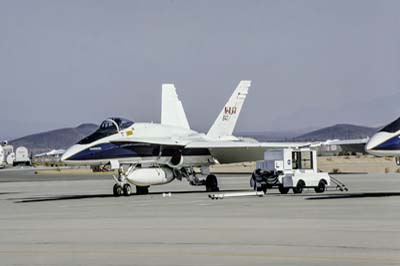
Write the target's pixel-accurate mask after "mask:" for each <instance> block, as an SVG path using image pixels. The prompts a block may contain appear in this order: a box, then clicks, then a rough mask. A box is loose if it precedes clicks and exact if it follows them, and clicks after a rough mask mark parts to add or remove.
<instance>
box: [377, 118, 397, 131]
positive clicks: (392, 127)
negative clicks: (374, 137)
mask: <svg viewBox="0 0 400 266" xmlns="http://www.w3.org/2000/svg"><path fill="white" fill-rule="evenodd" d="M399 130H400V117H399V118H398V119H397V120H395V121H393V122H392V123H390V124H389V125H387V126H385V127H384V128H382V129H381V130H380V131H381V132H388V133H394V132H397V131H399Z"/></svg>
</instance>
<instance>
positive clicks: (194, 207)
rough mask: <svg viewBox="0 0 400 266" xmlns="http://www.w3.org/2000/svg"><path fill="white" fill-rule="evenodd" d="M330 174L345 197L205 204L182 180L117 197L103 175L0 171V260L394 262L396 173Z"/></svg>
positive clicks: (241, 185) (225, 179)
mask: <svg viewBox="0 0 400 266" xmlns="http://www.w3.org/2000/svg"><path fill="white" fill-rule="evenodd" d="M337 177H338V178H339V179H340V180H341V181H343V182H344V183H346V184H347V186H348V187H349V189H350V191H349V192H346V193H342V192H337V191H331V192H328V193H324V194H315V193H314V192H313V191H311V190H310V191H306V192H305V193H303V194H301V195H293V194H288V195H280V194H278V192H277V190H272V191H268V194H267V195H266V196H264V197H256V196H253V197H241V198H226V199H223V200H210V199H209V198H208V193H205V192H203V190H204V188H203V187H192V186H190V185H189V184H188V183H187V182H185V181H184V182H179V181H174V182H172V183H170V184H168V185H164V186H157V187H156V186H155V187H152V188H151V190H150V191H151V192H152V193H151V194H150V195H145V196H135V195H133V196H131V197H120V198H114V197H113V196H111V189H112V185H113V182H112V180H111V178H109V177H107V176H104V175H93V176H83V177H82V179H81V180H80V178H79V176H66V175H62V174H60V175H46V176H42V175H40V176H39V175H34V174H33V170H29V169H24V170H19V171H9V170H6V171H0V264H1V265H296V266H297V265H318V266H320V265H363V266H365V265H400V222H399V221H400V196H399V195H400V175H399V174H380V175H340V176H337ZM53 180H54V181H53ZM14 181H18V182H14ZM219 181H220V187H221V189H222V190H223V191H231V192H232V191H233V192H235V191H236V192H239V191H242V190H243V189H244V190H248V183H249V177H248V176H245V175H235V176H233V175H224V176H221V177H219ZM162 192H172V195H171V197H163V193H162ZM390 195H392V196H390ZM309 199H314V200H309Z"/></svg>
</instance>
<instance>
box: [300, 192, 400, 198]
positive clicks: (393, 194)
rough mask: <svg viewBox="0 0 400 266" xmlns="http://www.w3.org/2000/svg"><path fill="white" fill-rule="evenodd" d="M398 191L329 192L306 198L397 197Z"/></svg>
mask: <svg viewBox="0 0 400 266" xmlns="http://www.w3.org/2000/svg"><path fill="white" fill-rule="evenodd" d="M398 196H400V192H361V193H345V194H330V195H324V196H315V197H313V196H311V197H309V198H306V200H329V199H352V198H381V197H398Z"/></svg>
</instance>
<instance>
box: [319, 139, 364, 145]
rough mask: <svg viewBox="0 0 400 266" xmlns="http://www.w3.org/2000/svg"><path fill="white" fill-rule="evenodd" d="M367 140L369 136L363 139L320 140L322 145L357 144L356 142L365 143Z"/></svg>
mask: <svg viewBox="0 0 400 266" xmlns="http://www.w3.org/2000/svg"><path fill="white" fill-rule="evenodd" d="M368 141H369V138H363V139H344V140H341V139H334V140H326V141H324V142H321V144H322V145H357V144H366V143H367V142H368Z"/></svg>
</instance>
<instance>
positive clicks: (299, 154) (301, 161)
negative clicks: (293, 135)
mask: <svg viewBox="0 0 400 266" xmlns="http://www.w3.org/2000/svg"><path fill="white" fill-rule="evenodd" d="M312 160H313V156H312V152H311V151H295V152H293V153H292V163H293V170H296V169H313V161H312Z"/></svg>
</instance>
